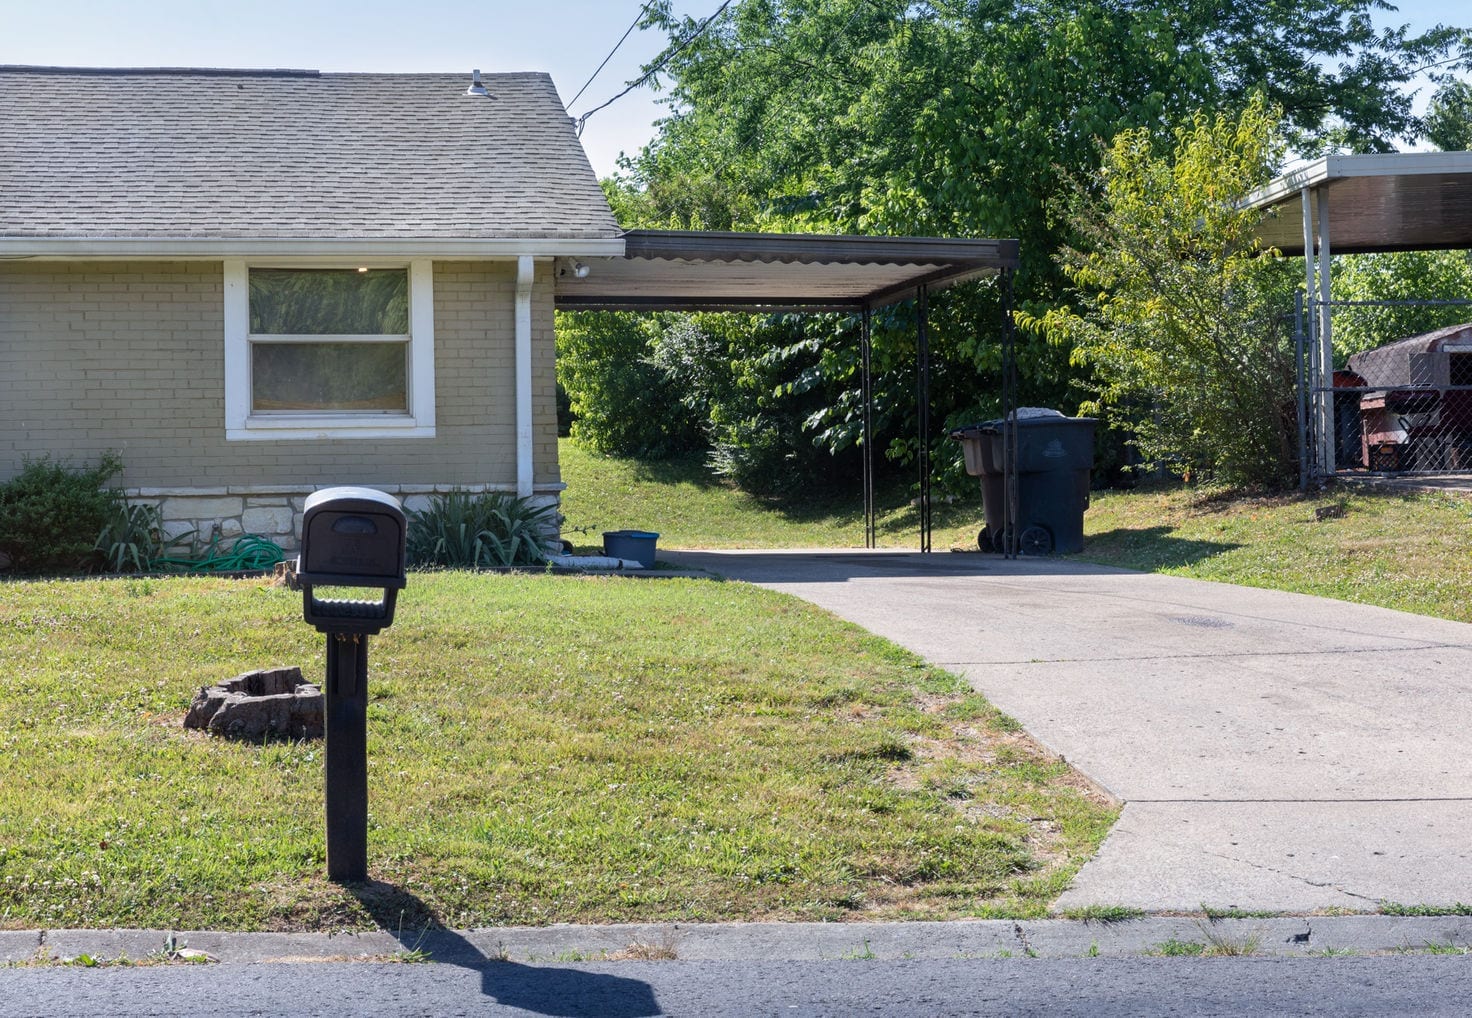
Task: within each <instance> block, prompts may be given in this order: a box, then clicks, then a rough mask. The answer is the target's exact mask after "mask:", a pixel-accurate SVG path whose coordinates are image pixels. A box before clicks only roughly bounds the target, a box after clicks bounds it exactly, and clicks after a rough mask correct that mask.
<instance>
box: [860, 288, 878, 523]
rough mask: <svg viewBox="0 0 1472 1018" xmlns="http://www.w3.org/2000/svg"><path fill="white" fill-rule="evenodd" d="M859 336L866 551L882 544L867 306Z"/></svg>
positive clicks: (871, 330)
mask: <svg viewBox="0 0 1472 1018" xmlns="http://www.w3.org/2000/svg"><path fill="white" fill-rule="evenodd" d="M861 324H862V327H861V329H860V332H859V372H860V375H861V380H862V383H863V390H864V433H863V438H862V441H863V443H864V460H863V463H864V547H865V548H873V547H875V546H876V545H877V544H878V543H879V535H878V529H879V528H878V522H877V520H876V509H875V506H874V310H873V308H871V307H869V305H867V304H865V305H864V314H863V318H862V323H861Z"/></svg>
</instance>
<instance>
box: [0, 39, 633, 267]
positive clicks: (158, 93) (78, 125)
mask: <svg viewBox="0 0 1472 1018" xmlns="http://www.w3.org/2000/svg"><path fill="white" fill-rule="evenodd" d="M483 80H484V83H485V85H486V87H487V89H488V90H489V91H490V93H491V95H490V98H481V97H475V96H467V95H465V94H464V92H465V89H466V86H467V85H469V84H470V75H469V73H468V72H467V73H460V74H323V73H318V72H316V71H222V70H195V69H156V70H133V69H127V70H103V69H75V68H73V69H67V68H17V67H0V238H84V239H99V240H103V239H124V238H127V239H144V240H167V239H174V238H178V239H191V240H193V239H215V240H231V239H247V240H263V239H331V240H337V239H341V240H398V239H426V240H441V239H444V240H449V239H460V240H463V239H474V240H480V239H501V238H508V239H515V238H588V239H595V238H616V237H618V236H619V235H620V231H619V228H618V224H617V223H616V222H615V220H614V218H613V214H612V212H611V211H610V210H609V207H608V203H607V201H606V200H605V199H604V197H603V194H602V191H601V190H600V189H599V186H598V181H597V179H596V177H595V176H594V174H593V171H592V168H591V167H590V166H589V164H588V159H587V156H586V155H585V154H584V152H583V150H582V146H581V145H580V144H579V142H578V140H577V137H576V135H575V133H574V131H573V125H572V122H571V120H570V119H569V118H568V116H567V114H566V111H565V110H564V109H563V106H562V102H561V100H560V99H559V98H558V96H557V91H556V89H555V88H554V87H553V84H552V79H551V78H550V77H548V76H547V75H545V74H540V73H517V74H486V75H483Z"/></svg>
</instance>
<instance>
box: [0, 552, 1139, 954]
mask: <svg viewBox="0 0 1472 1018" xmlns="http://www.w3.org/2000/svg"><path fill="white" fill-rule="evenodd" d="M0 632H3V633H4V634H5V636H4V639H3V641H0V718H3V719H4V721H3V725H0V772H3V775H4V779H3V781H0V926H5V927H11V928H21V927H46V928H55V927H67V926H91V927H105V926H114V925H118V926H132V927H154V928H176V929H178V928H182V929H188V928H199V927H206V928H217V929H337V928H362V927H367V926H371V925H373V924H374V923H378V924H383V925H387V926H390V927H392V926H393V925H394V924H396V923H399V924H402V925H403V926H404V927H406V928H408V927H411V926H417V925H420V924H422V923H424V922H428V921H438V922H443V923H446V924H449V925H453V926H457V927H465V926H479V925H493V924H512V923H533V924H539V923H550V922H557V921H588V922H610V921H633V920H681V921H706V920H725V919H832V920H841V919H851V918H875V917H898V918H921V917H924V918H941V917H957V916H994V915H1007V916H1033V915H1039V914H1042V913H1045V912H1046V911H1047V909H1048V905H1049V902H1050V901H1051V900H1052V899H1053V898H1054V897H1055V896H1056V895H1057V894H1058V893H1059V892H1060V891H1061V890H1062V889H1063V888H1064V887H1065V886H1066V885H1067V883H1068V881H1069V879H1070V878H1071V876H1072V874H1073V873H1074V872H1075V871H1076V870H1077V868H1078V867H1079V866H1080V865H1081V864H1082V863H1083V862H1084V861H1085V860H1086V859H1087V858H1089V856H1090V855H1091V854H1092V853H1093V851H1094V850H1095V848H1096V847H1097V845H1098V843H1099V841H1100V840H1101V839H1102V837H1103V835H1104V833H1105V832H1106V831H1107V829H1108V827H1109V825H1110V823H1111V822H1112V820H1113V817H1114V812H1113V808H1112V806H1111V805H1110V804H1108V803H1107V802H1105V801H1103V800H1102V798H1101V797H1100V796H1098V795H1097V794H1096V793H1094V792H1092V791H1091V790H1089V789H1088V788H1087V787H1086V786H1085V785H1084V784H1083V783H1082V782H1081V781H1080V780H1079V779H1078V778H1077V777H1076V776H1075V775H1073V774H1072V772H1070V770H1069V769H1068V768H1067V766H1066V765H1064V764H1063V763H1061V762H1060V761H1058V760H1056V759H1053V758H1050V757H1049V756H1048V755H1046V754H1045V753H1043V752H1041V751H1040V750H1039V749H1038V748H1037V747H1036V746H1035V745H1034V744H1032V743H1031V742H1030V740H1028V739H1027V738H1026V736H1025V735H1023V734H1022V733H1020V732H1018V731H1017V729H1016V725H1015V724H1014V723H1012V722H1010V721H1009V720H1008V719H1006V718H1005V717H1002V716H1000V715H998V714H997V713H996V711H995V710H994V709H993V708H991V707H990V706H989V705H988V704H987V703H986V702H985V701H984V700H983V699H982V698H981V697H979V696H977V695H975V694H974V693H971V692H970V691H969V690H968V689H967V688H966V687H965V686H964V684H963V683H961V682H960V680H958V679H956V678H955V677H954V676H951V675H949V674H947V673H944V672H942V671H940V670H937V669H934V668H931V667H928V666H926V665H924V664H923V663H922V662H920V661H918V660H916V659H915V658H914V657H912V656H910V655H909V654H907V653H905V652H903V651H901V650H899V649H897V648H896V647H894V646H893V645H891V644H889V643H886V642H885V641H882V640H879V639H877V638H875V637H872V636H869V635H867V634H865V633H864V632H862V631H860V630H858V629H857V628H855V627H853V626H849V625H847V624H844V623H841V622H839V621H837V620H835V619H834V618H833V617H831V616H829V615H827V614H825V613H823V612H820V611H818V610H816V609H813V608H811V607H808V606H806V605H804V604H802V603H800V602H797V601H795V600H793V599H790V598H787V597H783V596H779V595H777V594H774V593H770V592H766V591H763V590H760V589H757V588H752V587H748V586H745V585H742V584H733V583H718V582H711V581H698V580H684V579H669V580H653V581H641V580H636V579H629V578H620V577H614V578H590V577H566V576H553V575H546V574H537V575H491V574H479V575H477V574H465V573H430V574H415V575H413V576H411V580H410V586H409V589H408V590H407V591H406V592H405V593H404V594H403V595H402V596H401V598H400V600H399V610H398V621H397V622H396V623H395V625H394V626H393V627H392V628H391V629H389V630H388V631H387V632H385V633H384V634H383V635H382V636H380V637H377V638H374V640H373V643H372V645H371V650H370V667H371V678H370V706H369V721H368V724H369V771H370V774H369V782H370V785H369V787H370V800H371V802H370V809H371V817H370V825H369V871H370V875H371V877H372V879H373V881H374V883H372V884H371V885H369V886H368V887H367V888H365V889H360V890H359V892H358V893H356V894H355V893H349V892H348V891H347V890H344V889H341V888H338V887H336V886H334V885H332V884H329V883H328V882H326V881H325V879H324V877H323V865H324V844H323V819H322V756H321V753H322V746H321V743H320V741H308V742H276V743H270V744H265V745H261V744H248V743H246V744H242V743H232V742H222V741H216V740H214V739H211V738H209V737H207V736H204V735H202V734H200V733H197V732H186V731H185V730H184V729H183V728H182V727H181V719H182V717H183V714H184V711H185V709H186V707H187V705H188V703H189V700H190V698H191V695H192V694H193V693H194V691H195V690H196V689H197V688H198V687H199V686H201V685H204V684H208V683H211V682H214V681H217V680H220V679H223V678H226V677H229V676H231V675H233V674H236V673H238V672H241V671H245V670H248V669H252V668H259V667H267V666H273V665H288V664H297V665H300V666H301V667H302V668H303V670H304V671H305V672H306V673H307V674H308V675H320V674H321V671H322V668H323V642H324V641H323V638H322V637H321V636H319V635H318V634H316V633H315V632H313V631H311V630H310V629H308V628H307V627H306V626H305V625H304V624H303V623H302V622H301V617H300V600H299V595H293V594H291V593H289V592H287V591H285V590H283V589H278V588H273V587H271V586H269V585H268V584H267V583H266V582H265V581H262V580H255V581H251V580H233V581H232V580H224V579H207V578H177V579H162V580H161V579H130V580H83V581H39V582H19V581H13V582H9V583H3V584H0Z"/></svg>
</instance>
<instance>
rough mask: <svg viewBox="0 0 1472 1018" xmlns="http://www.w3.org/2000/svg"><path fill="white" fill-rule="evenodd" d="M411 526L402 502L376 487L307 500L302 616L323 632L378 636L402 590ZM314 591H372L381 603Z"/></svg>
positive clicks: (329, 491) (300, 568) (299, 577)
mask: <svg viewBox="0 0 1472 1018" xmlns="http://www.w3.org/2000/svg"><path fill="white" fill-rule="evenodd" d="M407 529H408V522H407V520H406V519H405V517H404V510H403V509H402V508H401V507H400V506H399V500H398V499H396V498H394V497H393V496H392V495H386V494H384V493H383V492H381V491H375V490H373V489H372V488H324V489H322V490H321V491H318V492H315V493H314V494H312V495H311V496H310V497H308V498H307V506H306V512H305V514H304V515H303V517H302V549H301V554H300V555H299V556H298V558H297V574H296V582H297V585H298V586H300V587H301V589H302V614H303V616H304V617H305V618H306V621H307V622H308V623H309V624H310V625H313V626H316V627H317V629H318V630H319V631H320V632H323V633H360V634H364V635H370V634H373V633H377V632H378V631H380V630H381V629H383V628H384V627H385V626H388V625H389V624H390V623H392V622H393V620H394V600H395V598H397V596H398V593H399V591H401V590H403V589H404V584H405V579H404V545H405V538H406V533H407ZM314 587H373V588H377V589H379V590H381V591H382V592H383V596H382V599H381V600H378V601H358V600H324V599H322V598H319V597H317V596H316V595H315V594H314V593H313V590H312V588H314Z"/></svg>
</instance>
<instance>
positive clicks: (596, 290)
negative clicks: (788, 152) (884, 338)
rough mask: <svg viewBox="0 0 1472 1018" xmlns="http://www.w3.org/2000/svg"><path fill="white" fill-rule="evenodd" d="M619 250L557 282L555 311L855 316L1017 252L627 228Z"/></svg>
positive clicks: (949, 243) (974, 243) (923, 240)
mask: <svg viewBox="0 0 1472 1018" xmlns="http://www.w3.org/2000/svg"><path fill="white" fill-rule="evenodd" d="M624 244H625V254H624V259H623V260H622V262H621V263H620V264H618V265H617V266H616V267H614V268H613V271H611V272H605V273H599V272H598V271H596V270H595V271H594V272H592V273H591V274H590V276H589V278H587V279H569V280H566V281H563V280H559V285H558V292H557V306H558V307H559V308H561V309H563V310H602V311H611V310H626V311H627V310H639V311H652V310H747V311H857V310H861V309H863V308H865V307H870V308H875V307H882V306H884V305H887V304H892V303H896V302H898V301H902V300H906V299H909V298H911V297H913V296H915V294H916V293H917V292H918V290H919V288H920V287H921V286H926V287H929V288H931V289H940V288H943V287H946V286H952V285H954V284H956V283H960V282H964V281H966V280H969V279H975V278H977V277H979V276H984V275H992V274H995V273H998V272H1002V271H1007V270H1012V269H1015V268H1016V267H1017V264H1018V252H1019V243H1018V241H1016V240H1013V239H1001V240H998V239H981V238H961V239H955V238H943V237H872V236H841V235H832V234H796V233H733V232H714V231H693V230H630V231H628V232H627V233H626V234H625V235H624ZM616 261H617V260H616ZM675 266H678V267H679V270H680V271H678V272H676V271H673V270H674V267H675ZM600 275H602V276H603V278H602V279H600V278H599V276H600ZM738 277H739V278H738Z"/></svg>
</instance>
